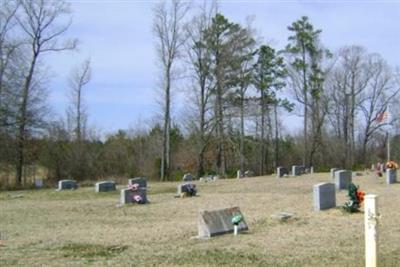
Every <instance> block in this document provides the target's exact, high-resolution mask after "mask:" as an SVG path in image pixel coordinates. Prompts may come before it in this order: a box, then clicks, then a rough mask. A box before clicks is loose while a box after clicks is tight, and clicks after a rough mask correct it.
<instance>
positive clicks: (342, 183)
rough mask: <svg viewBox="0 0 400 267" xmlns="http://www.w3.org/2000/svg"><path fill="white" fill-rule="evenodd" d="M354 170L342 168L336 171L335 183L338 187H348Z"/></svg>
mask: <svg viewBox="0 0 400 267" xmlns="http://www.w3.org/2000/svg"><path fill="white" fill-rule="evenodd" d="M351 176H352V172H351V171H346V170H340V171H336V172H335V185H336V189H339V190H340V189H347V187H348V186H349V184H350V183H351V181H352V179H351Z"/></svg>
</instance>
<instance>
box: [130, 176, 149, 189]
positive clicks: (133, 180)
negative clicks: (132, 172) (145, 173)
mask: <svg viewBox="0 0 400 267" xmlns="http://www.w3.org/2000/svg"><path fill="white" fill-rule="evenodd" d="M133 184H138V185H139V187H141V188H147V180H146V178H143V177H135V178H131V179H129V180H128V185H133Z"/></svg>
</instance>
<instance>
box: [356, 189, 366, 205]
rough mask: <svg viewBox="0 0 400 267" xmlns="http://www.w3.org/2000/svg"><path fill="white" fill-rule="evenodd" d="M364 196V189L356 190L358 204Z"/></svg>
mask: <svg viewBox="0 0 400 267" xmlns="http://www.w3.org/2000/svg"><path fill="white" fill-rule="evenodd" d="M364 196H365V192H364V191H361V190H357V199H358V202H359V204H361V203H362V202H363V201H364Z"/></svg>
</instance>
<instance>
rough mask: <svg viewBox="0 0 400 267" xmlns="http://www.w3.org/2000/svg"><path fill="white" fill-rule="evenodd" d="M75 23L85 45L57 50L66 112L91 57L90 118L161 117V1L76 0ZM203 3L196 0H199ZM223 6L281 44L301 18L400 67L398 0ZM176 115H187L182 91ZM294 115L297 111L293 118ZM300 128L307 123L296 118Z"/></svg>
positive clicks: (104, 127) (57, 95) (106, 122)
mask: <svg viewBox="0 0 400 267" xmlns="http://www.w3.org/2000/svg"><path fill="white" fill-rule="evenodd" d="M69 2H70V3H71V8H72V10H73V13H72V14H73V24H72V25H71V27H70V30H69V31H68V34H67V35H68V36H71V37H76V38H78V39H79V41H80V45H79V51H76V52H67V53H63V54H57V55H51V56H48V57H47V58H46V62H47V64H48V67H49V69H50V73H51V74H52V76H51V77H52V79H51V82H50V84H49V86H50V98H49V101H50V104H51V106H52V107H53V110H54V114H58V115H64V113H65V109H66V106H67V104H68V97H67V91H68V88H67V77H68V74H69V73H70V71H71V68H73V67H74V66H76V65H78V64H79V63H80V62H82V61H83V60H84V59H85V58H88V57H90V58H91V61H92V80H91V82H90V84H89V85H88V86H87V88H86V89H85V98H86V104H87V107H88V112H89V123H90V124H91V125H95V126H96V127H97V128H99V129H101V132H102V134H107V133H110V132H113V131H116V130H117V129H127V128H129V127H131V128H135V127H137V124H139V123H146V122H148V121H150V120H152V118H154V117H155V114H156V113H157V112H158V110H159V105H158V104H157V101H156V98H157V95H158V93H157V79H158V68H157V60H156V57H155V48H154V37H153V34H152V6H153V5H154V4H155V3H156V1H133V0H132V1H118V0H115V1H111V0H107V1H100V0H99V1H95V0H86V1H85V0H79V1H69ZM194 2H195V3H196V1H194ZM221 12H222V13H223V14H224V15H225V16H227V17H228V18H229V19H230V20H231V21H233V22H239V23H245V21H246V17H247V16H249V15H254V16H255V21H254V27H255V28H256V29H257V30H258V33H259V34H260V35H261V36H262V37H263V40H264V41H265V42H268V43H269V44H271V45H272V46H274V47H275V48H276V49H281V48H283V47H284V46H285V45H286V42H287V37H288V31H287V29H286V28H287V26H288V25H289V24H291V23H292V22H293V21H295V20H296V19H298V18H299V17H300V16H303V15H306V16H308V17H310V20H311V22H312V23H313V24H314V26H315V27H316V28H318V29H322V30H323V32H322V35H321V39H322V42H323V43H324V44H325V46H327V47H328V48H329V49H330V50H331V51H335V50H336V49H338V48H340V47H342V46H344V45H353V44H356V45H362V46H364V47H366V48H367V49H368V51H369V52H377V53H380V54H381V55H382V56H383V57H384V58H385V59H386V60H387V61H388V62H389V63H390V64H391V65H393V66H400V55H399V50H400V22H399V21H400V20H399V19H400V0H398V1H394V0H393V1H254V0H253V1H233V0H231V1H223V0H222V1H221ZM177 99H179V100H177V101H176V102H175V104H174V110H173V111H174V117H176V118H179V117H180V116H181V114H182V110H181V108H180V107H181V106H182V105H181V102H182V96H181V95H179V93H178V94H177ZM285 119H287V120H289V121H294V120H295V119H294V118H293V116H292V117H287V118H286V117H285ZM290 125H292V126H291V127H292V128H290V127H289V128H288V129H287V130H288V131H293V130H295V129H296V127H298V125H299V124H297V125H296V123H293V124H292V123H290Z"/></svg>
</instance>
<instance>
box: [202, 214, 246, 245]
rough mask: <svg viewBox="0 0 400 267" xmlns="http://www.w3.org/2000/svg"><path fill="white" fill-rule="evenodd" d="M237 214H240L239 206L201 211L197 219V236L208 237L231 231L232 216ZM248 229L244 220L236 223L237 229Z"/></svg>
mask: <svg viewBox="0 0 400 267" xmlns="http://www.w3.org/2000/svg"><path fill="white" fill-rule="evenodd" d="M237 214H241V212H240V209H239V207H233V208H226V209H221V210H212V211H206V210H205V211H201V212H200V213H199V217H198V220H197V228H198V232H199V235H198V237H200V238H210V237H212V236H216V235H221V234H225V233H229V232H233V224H232V217H233V216H235V215H237ZM248 229H249V228H248V226H247V224H246V222H245V221H244V220H243V221H242V222H240V224H239V225H238V231H245V230H248Z"/></svg>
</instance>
